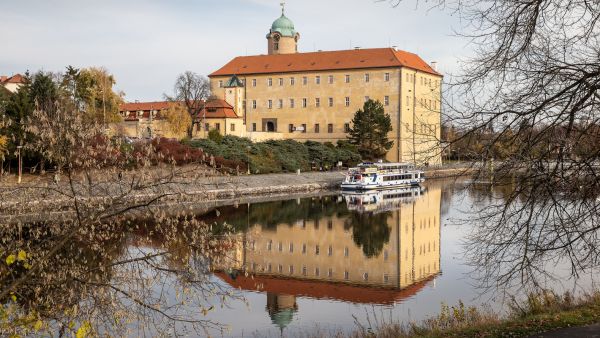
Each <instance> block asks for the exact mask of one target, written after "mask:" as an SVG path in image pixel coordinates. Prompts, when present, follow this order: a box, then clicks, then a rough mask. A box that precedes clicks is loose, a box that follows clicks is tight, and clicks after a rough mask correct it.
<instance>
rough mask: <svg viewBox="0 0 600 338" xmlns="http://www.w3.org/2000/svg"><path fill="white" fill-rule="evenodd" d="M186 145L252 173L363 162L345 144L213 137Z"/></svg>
mask: <svg viewBox="0 0 600 338" xmlns="http://www.w3.org/2000/svg"><path fill="white" fill-rule="evenodd" d="M184 143H185V144H186V145H189V146H191V147H194V148H200V149H203V151H204V152H206V153H209V154H212V155H214V156H215V157H218V158H222V159H225V160H228V161H232V162H236V163H244V164H246V163H249V164H250V171H251V173H253V174H268V173H281V172H295V171H296V170H298V169H300V170H301V171H310V170H330V169H331V168H333V167H335V166H337V165H338V164H341V165H342V166H344V167H350V166H354V165H356V164H357V163H359V162H360V161H361V156H360V154H359V153H358V152H357V150H356V148H355V147H354V146H353V145H351V144H349V143H348V142H345V141H338V143H337V145H334V144H332V143H330V142H326V143H319V142H314V141H306V142H304V143H301V142H297V141H294V140H271V141H265V142H256V143H253V142H252V141H250V140H249V139H247V138H242V137H236V136H230V135H227V136H220V135H218V136H213V137H211V138H209V139H201V140H191V141H184Z"/></svg>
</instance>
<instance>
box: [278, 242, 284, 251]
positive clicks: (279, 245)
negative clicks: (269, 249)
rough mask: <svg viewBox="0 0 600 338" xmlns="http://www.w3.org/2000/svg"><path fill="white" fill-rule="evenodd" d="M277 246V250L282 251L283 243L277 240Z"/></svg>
mask: <svg viewBox="0 0 600 338" xmlns="http://www.w3.org/2000/svg"><path fill="white" fill-rule="evenodd" d="M277 248H278V249H279V251H280V252H281V251H283V243H282V242H279V244H278V245H277Z"/></svg>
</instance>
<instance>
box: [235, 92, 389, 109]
mask: <svg viewBox="0 0 600 338" xmlns="http://www.w3.org/2000/svg"><path fill="white" fill-rule="evenodd" d="M370 99H371V97H369V96H365V102H367V101H369V100H370ZM273 103H274V101H273V100H272V99H269V100H267V108H268V109H273V106H274V105H273ZM327 105H328V106H329V107H333V97H330V98H328V99H327ZM344 105H345V106H346V107H350V97H349V96H346V98H345V99H344ZM383 105H384V106H389V105H390V97H389V96H387V95H386V96H384V97H383ZM283 106H284V100H283V99H278V100H277V108H279V109H282V108H283ZM300 106H301V107H302V108H307V107H308V98H302V99H301V100H300ZM314 106H315V107H316V108H319V107H321V98H319V97H317V98H315V101H314ZM244 108H246V107H245V101H244ZM257 108H258V102H257V101H256V100H252V109H257ZM289 108H296V100H295V99H289Z"/></svg>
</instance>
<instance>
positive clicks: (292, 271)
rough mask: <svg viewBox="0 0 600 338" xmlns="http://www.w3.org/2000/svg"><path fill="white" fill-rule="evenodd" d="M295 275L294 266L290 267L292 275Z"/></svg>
mask: <svg viewBox="0 0 600 338" xmlns="http://www.w3.org/2000/svg"><path fill="white" fill-rule="evenodd" d="M293 274H294V266H293V265H290V275H293Z"/></svg>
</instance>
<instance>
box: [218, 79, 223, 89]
mask: <svg viewBox="0 0 600 338" xmlns="http://www.w3.org/2000/svg"><path fill="white" fill-rule="evenodd" d="M219 88H223V80H219Z"/></svg>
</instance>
